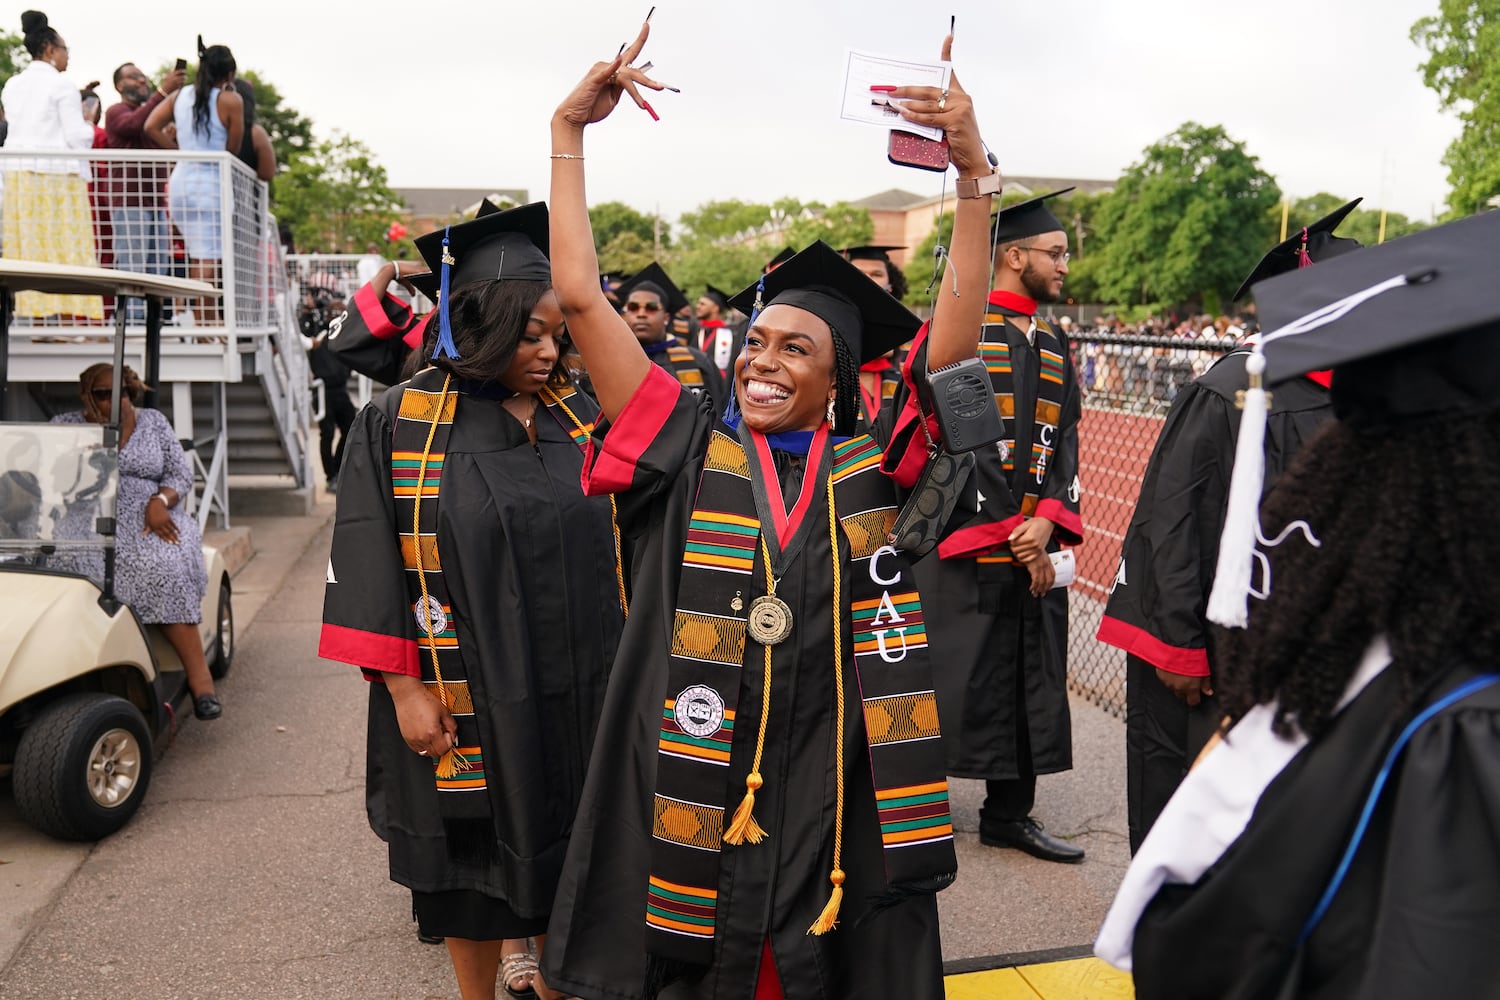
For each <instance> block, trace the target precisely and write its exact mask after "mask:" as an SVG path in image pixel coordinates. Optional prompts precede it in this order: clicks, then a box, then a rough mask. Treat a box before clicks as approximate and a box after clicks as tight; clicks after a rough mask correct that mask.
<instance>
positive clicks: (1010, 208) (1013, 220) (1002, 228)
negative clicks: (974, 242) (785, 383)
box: [990, 187, 1073, 243]
mask: <svg viewBox="0 0 1500 1000" xmlns="http://www.w3.org/2000/svg"><path fill="white" fill-rule="evenodd" d="M1072 190H1073V189H1072V188H1070V187H1065V188H1063V189H1062V190H1060V191H1052V192H1049V193H1047V194H1043V195H1038V196H1037V197H1035V198H1032V199H1030V200H1028V201H1018V202H1016V203H1015V204H1014V205H1007V206H1006V207H1005V208H1002V209H1001V210H1000V211H999V212H997V213H995V216H994V218H993V219H992V220H991V221H992V224H993V228H992V229H991V231H990V237H991V238H992V239H993V240H994V242H996V243H1013V242H1015V241H1016V240H1024V239H1025V238H1026V237H1028V236H1040V235H1041V234H1042V233H1055V232H1057V231H1058V230H1062V231H1064V232H1066V231H1067V228H1068V227H1067V226H1064V225H1063V224H1062V223H1061V222H1060V221H1058V218H1057V216H1055V215H1053V214H1052V210H1051V209H1050V208H1048V207H1047V202H1048V201H1049V200H1051V199H1052V198H1056V197H1058V196H1059V195H1064V194H1067V193H1068V192H1069V191H1072Z"/></svg>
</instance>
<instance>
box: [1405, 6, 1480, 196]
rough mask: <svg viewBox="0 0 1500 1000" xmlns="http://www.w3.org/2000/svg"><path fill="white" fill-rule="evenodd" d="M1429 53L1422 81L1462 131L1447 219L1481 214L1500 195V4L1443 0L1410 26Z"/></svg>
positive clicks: (1451, 155)
mask: <svg viewBox="0 0 1500 1000" xmlns="http://www.w3.org/2000/svg"><path fill="white" fill-rule="evenodd" d="M1411 39H1412V41H1414V42H1416V43H1417V44H1418V45H1420V46H1421V47H1422V48H1424V49H1426V50H1427V61H1426V62H1424V63H1423V64H1422V80H1423V82H1424V83H1426V84H1427V86H1428V87H1430V88H1431V89H1432V90H1434V91H1436V92H1437V95H1438V97H1439V99H1440V100H1441V102H1442V107H1443V110H1445V111H1455V110H1456V111H1457V112H1458V119H1459V121H1460V122H1462V123H1463V131H1461V132H1460V133H1459V136H1458V138H1457V139H1454V140H1453V142H1452V144H1451V145H1449V146H1448V151H1447V153H1446V154H1444V156H1443V163H1444V165H1445V166H1447V168H1448V184H1449V187H1450V190H1449V193H1448V218H1450V219H1452V218H1461V217H1463V216H1466V215H1473V214H1474V213H1475V212H1482V211H1484V210H1485V209H1486V208H1488V207H1490V206H1491V204H1492V202H1493V200H1494V199H1495V198H1496V197H1500V0H1439V3H1438V13H1437V14H1436V15H1434V16H1431V17H1424V18H1422V19H1421V20H1420V21H1418V22H1417V23H1416V24H1414V25H1412V28H1411Z"/></svg>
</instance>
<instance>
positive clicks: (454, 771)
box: [436, 747, 474, 778]
mask: <svg viewBox="0 0 1500 1000" xmlns="http://www.w3.org/2000/svg"><path fill="white" fill-rule="evenodd" d="M473 769H474V764H473V762H472V761H470V760H469V758H467V757H465V756H464V755H463V754H461V753H459V752H458V747H454V748H452V749H451V750H449V751H448V752H447V753H445V754H443V755H442V756H441V757H439V758H438V762H437V772H436V773H437V776H438V777H439V778H456V777H457V776H458V775H459V773H460V772H461V771H472V770H473Z"/></svg>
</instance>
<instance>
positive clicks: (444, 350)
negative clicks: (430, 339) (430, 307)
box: [432, 226, 458, 361]
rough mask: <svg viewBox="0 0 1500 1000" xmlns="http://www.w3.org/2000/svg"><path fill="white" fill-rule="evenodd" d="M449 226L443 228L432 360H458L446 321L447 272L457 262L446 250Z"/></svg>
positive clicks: (449, 326)
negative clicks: (436, 333) (436, 328)
mask: <svg viewBox="0 0 1500 1000" xmlns="http://www.w3.org/2000/svg"><path fill="white" fill-rule="evenodd" d="M451 228H452V227H450V226H445V227H444V228H443V267H442V271H441V278H440V282H439V285H438V300H439V301H438V339H437V346H436V347H434V348H433V349H432V357H433V360H434V361H435V360H437V359H438V358H452V359H453V360H454V361H457V360H458V345H457V344H455V343H454V342H453V326H452V324H451V323H449V321H448V272H449V271H450V270H451V269H452V267H453V265H454V264H456V263H458V262H457V261H456V260H454V259H453V255H452V254H451V253H449V252H448V230H449V229H451Z"/></svg>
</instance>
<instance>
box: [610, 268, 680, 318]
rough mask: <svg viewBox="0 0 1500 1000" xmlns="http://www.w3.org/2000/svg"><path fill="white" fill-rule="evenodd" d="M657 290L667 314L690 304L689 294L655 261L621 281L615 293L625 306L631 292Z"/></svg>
mask: <svg viewBox="0 0 1500 1000" xmlns="http://www.w3.org/2000/svg"><path fill="white" fill-rule="evenodd" d="M642 290H645V291H655V292H656V293H657V294H658V295H660V296H661V298H662V303H661V304H662V306H663V307H664V308H665V309H666V310H667V315H669V316H670V315H673V314H675V313H676V312H677V310H679V309H681V308H682V307H683V306H685V305H687V304H688V300H687V296H686V295H683V294H682V289H680V288H678V287H677V285H676V284H674V283H673V281H672V279H671V278H669V277H667V272H666V271H664V270H662V266H661V265H660V264H658V263H656V262H655V261H652V262H651V263H650V264H647V265H646V266H645V267H644V268H642V269H641V270H640V271H639V272H638V273H637V274H636V275H635V276H634V277H632V278H630V279H629V280H628V281H623V282H621V283H620V287H619V288H618V289H616V290H615V295H617V296H618V297H619V299H620V304H621V305H622V306H623V305H624V304H625V303H626V301H627V300H629V298H630V293H631V292H639V291H642Z"/></svg>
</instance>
